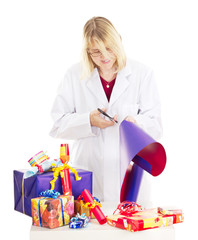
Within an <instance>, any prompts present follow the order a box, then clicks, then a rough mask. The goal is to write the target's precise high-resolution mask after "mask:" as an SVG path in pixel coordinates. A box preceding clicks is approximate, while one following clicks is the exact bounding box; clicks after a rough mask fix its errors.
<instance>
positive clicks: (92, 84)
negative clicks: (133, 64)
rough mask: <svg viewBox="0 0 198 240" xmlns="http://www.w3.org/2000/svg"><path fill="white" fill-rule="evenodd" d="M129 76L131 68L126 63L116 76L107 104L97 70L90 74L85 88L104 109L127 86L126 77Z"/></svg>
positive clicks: (111, 103)
mask: <svg viewBox="0 0 198 240" xmlns="http://www.w3.org/2000/svg"><path fill="white" fill-rule="evenodd" d="M130 74H131V68H130V67H129V65H128V62H127V63H126V66H125V67H124V68H123V69H122V70H121V71H120V72H118V74H117V77H116V81H115V85H114V87H113V91H112V93H111V98H110V102H108V100H107V97H106V95H105V92H104V89H103V87H102V83H101V81H100V75H99V72H98V69H97V68H94V71H93V72H92V74H91V76H90V78H88V79H87V87H88V88H89V89H90V91H91V92H92V93H93V94H94V95H95V96H96V97H97V98H98V99H99V100H100V102H101V104H102V105H103V106H104V107H110V106H111V105H113V103H114V102H115V101H116V100H117V99H118V98H119V97H120V95H121V94H122V93H123V92H124V91H125V90H126V89H127V87H128V86H129V81H128V79H127V76H128V75H130Z"/></svg>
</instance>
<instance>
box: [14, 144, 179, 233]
mask: <svg viewBox="0 0 198 240" xmlns="http://www.w3.org/2000/svg"><path fill="white" fill-rule="evenodd" d="M29 163H30V165H31V169H30V170H29V171H23V170H14V200H15V210H17V211H19V212H22V213H24V214H26V215H29V216H31V217H32V224H33V225H34V226H38V227H46V228H57V227H61V226H64V225H69V227H70V228H82V227H85V226H87V225H88V223H89V222H91V221H92V219H93V218H96V219H97V221H98V223H99V224H105V223H107V224H109V225H111V226H114V227H118V228H122V229H126V230H129V231H132V232H136V231H141V230H145V229H150V228H158V227H162V226H169V225H172V224H175V223H180V222H182V221H183V213H182V211H181V210H164V209H162V208H154V209H144V208H142V207H141V206H139V205H138V204H136V203H134V202H129V201H124V202H121V203H120V204H119V205H118V207H117V209H115V211H114V213H112V215H111V216H105V214H104V213H103V212H102V210H101V203H100V201H99V200H98V199H97V198H95V197H93V196H92V172H90V171H86V170H82V169H73V168H72V167H71V166H69V165H68V163H69V147H68V144H61V147H60V158H58V159H54V160H50V158H49V157H48V156H47V155H46V153H44V152H43V151H41V152H39V153H37V154H36V155H35V156H33V157H32V158H31V159H30V160H29Z"/></svg>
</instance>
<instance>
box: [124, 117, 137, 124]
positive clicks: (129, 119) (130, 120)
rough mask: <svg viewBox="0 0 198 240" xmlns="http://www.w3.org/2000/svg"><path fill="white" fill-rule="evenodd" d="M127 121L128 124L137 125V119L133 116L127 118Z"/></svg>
mask: <svg viewBox="0 0 198 240" xmlns="http://www.w3.org/2000/svg"><path fill="white" fill-rule="evenodd" d="M125 120H127V121H128V122H132V123H137V122H136V120H135V118H133V117H132V116H127V117H126V118H125Z"/></svg>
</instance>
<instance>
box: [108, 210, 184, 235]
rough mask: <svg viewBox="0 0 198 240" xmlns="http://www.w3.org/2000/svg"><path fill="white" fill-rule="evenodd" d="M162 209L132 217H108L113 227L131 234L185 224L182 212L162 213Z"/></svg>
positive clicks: (143, 212) (147, 211)
mask: <svg viewBox="0 0 198 240" xmlns="http://www.w3.org/2000/svg"><path fill="white" fill-rule="evenodd" d="M161 210H162V209H160V208H154V209H147V210H142V211H137V212H134V213H132V214H131V215H130V216H126V215H121V214H114V215H111V216H107V223H108V224H109V225H111V226H114V227H118V228H122V229H126V230H128V231H131V232H136V231H142V230H146V229H152V228H159V227H165V226H169V225H172V224H175V223H180V222H183V220H184V216H183V213H182V211H181V210H169V211H161Z"/></svg>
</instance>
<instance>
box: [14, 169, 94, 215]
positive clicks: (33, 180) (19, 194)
mask: <svg viewBox="0 0 198 240" xmlns="http://www.w3.org/2000/svg"><path fill="white" fill-rule="evenodd" d="M76 170H77V172H78V175H79V177H81V180H79V181H76V180H75V176H74V173H73V172H71V171H70V179H71V186H72V195H73V196H74V199H77V197H78V196H79V195H80V194H81V192H82V191H83V190H84V189H85V188H86V189H88V190H89V191H90V192H91V193H92V172H90V171H86V170H82V169H76ZM24 172H25V170H14V209H15V210H17V211H19V212H22V213H25V214H26V215H29V216H32V211H31V199H32V198H36V197H39V193H40V192H42V191H45V190H47V189H50V188H51V185H50V181H51V180H53V178H54V177H53V172H45V173H42V174H36V175H34V176H32V177H29V178H26V179H23V175H24ZM54 190H55V191H58V192H60V194H62V193H63V191H62V183H61V178H60V175H59V177H58V179H57V181H56V183H55V188H54Z"/></svg>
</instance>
